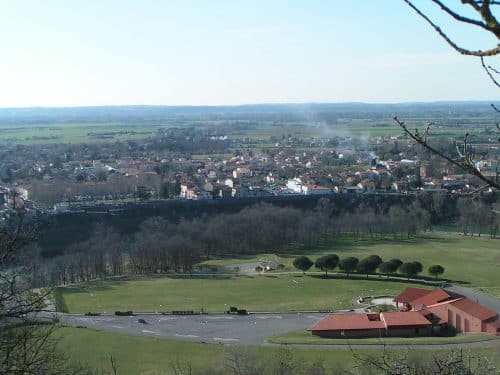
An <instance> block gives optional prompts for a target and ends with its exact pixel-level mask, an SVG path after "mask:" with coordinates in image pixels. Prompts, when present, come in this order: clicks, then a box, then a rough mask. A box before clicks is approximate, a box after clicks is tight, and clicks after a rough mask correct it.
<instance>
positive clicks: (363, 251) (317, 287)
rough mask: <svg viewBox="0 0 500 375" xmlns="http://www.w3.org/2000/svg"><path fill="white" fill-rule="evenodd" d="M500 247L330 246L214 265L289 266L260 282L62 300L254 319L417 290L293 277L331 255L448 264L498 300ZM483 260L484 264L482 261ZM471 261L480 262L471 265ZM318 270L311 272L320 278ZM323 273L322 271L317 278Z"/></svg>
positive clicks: (158, 285)
mask: <svg viewBox="0 0 500 375" xmlns="http://www.w3.org/2000/svg"><path fill="white" fill-rule="evenodd" d="M498 245H499V242H498V240H490V239H488V238H484V237H483V238H477V237H476V238H470V237H463V236H460V235H455V234H439V233H434V234H431V235H429V236H422V237H419V238H416V239H407V240H399V239H393V240H364V241H363V240H361V241H354V240H352V239H340V240H335V241H326V242H325V244H323V245H321V246H319V247H317V248H315V249H311V250H307V251H306V250H303V249H302V250H298V249H296V250H294V251H291V252H290V253H289V254H286V255H280V256H276V255H272V254H267V255H260V256H255V257H248V258H239V259H224V260H212V261H209V262H205V264H206V263H209V264H211V265H224V266H226V267H230V266H236V265H238V264H244V263H248V262H253V261H258V260H274V261H277V262H281V263H283V264H284V265H285V270H284V271H285V272H284V273H283V274H273V273H272V272H271V273H267V274H262V275H260V276H257V275H252V276H250V275H207V276H195V275H193V276H192V277H189V276H188V275H170V276H162V277H160V276H158V277H154V278H129V279H113V280H104V281H94V282H89V283H82V284H79V285H72V286H66V287H61V288H58V289H57V290H56V300H57V302H58V305H59V307H60V309H61V311H68V312H75V313H76V312H79V313H83V312H87V311H89V310H94V311H96V312H113V311H115V310H132V311H138V312H139V311H142V312H154V311H172V310H195V311H199V310H201V309H203V310H204V311H208V312H222V311H225V310H227V309H228V308H229V306H237V307H240V308H245V309H248V310H250V311H292V310H330V309H340V308H349V307H350V306H351V304H350V302H351V300H352V299H353V298H355V297H356V296H360V295H364V296H366V295H368V296H370V295H394V294H397V293H399V292H400V291H401V290H402V289H404V288H405V287H407V286H410V285H412V284H411V283H406V282H404V281H402V280H401V281H391V280H385V279H384V277H383V276H381V277H380V278H375V279H369V280H368V279H364V278H363V277H358V278H352V279H346V278H344V277H342V276H336V277H334V278H328V279H325V278H323V277H322V274H321V273H318V272H314V273H312V272H311V274H309V275H305V276H304V275H302V274H301V273H297V272H293V273H286V272H287V271H290V270H292V267H291V262H292V261H293V259H294V257H296V256H297V255H299V254H306V255H308V256H310V257H311V258H312V259H315V258H316V257H317V256H319V255H322V254H325V253H336V254H338V255H339V256H340V257H341V258H342V257H344V256H351V255H353V256H356V257H358V258H362V257H364V256H366V255H369V254H378V255H379V256H381V257H382V258H383V259H386V260H389V259H391V258H394V257H398V258H401V259H402V260H403V261H414V260H418V261H420V262H422V263H423V265H424V269H425V270H426V269H427V268H428V267H429V266H430V265H432V264H441V265H443V266H444V267H445V269H446V271H445V273H444V275H443V277H444V278H446V279H449V280H452V281H454V282H461V283H463V285H465V286H473V287H476V288H479V289H482V290H484V291H485V292H487V293H490V294H491V295H494V296H499V295H500V287H499V285H500V261H499V259H500V247H499V246H498ZM478 254H480V256H478ZM470 259H475V261H474V262H470ZM312 270H313V269H311V271H312ZM315 271H316V270H315Z"/></svg>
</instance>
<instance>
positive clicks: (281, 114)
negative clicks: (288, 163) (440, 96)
mask: <svg viewBox="0 0 500 375" xmlns="http://www.w3.org/2000/svg"><path fill="white" fill-rule="evenodd" d="M494 103H495V104H496V105H498V106H499V107H500V104H499V103H497V102H494ZM393 115H398V116H402V117H404V116H411V117H414V116H423V117H427V116H449V115H452V116H462V115H467V116H492V109H491V107H490V102H479V101H470V102H468V101H467V102H465V101H461V102H453V101H450V102H430V103H395V104H367V103H307V104H249V105H238V106H148V105H144V106H143V105H137V106H135V105H134V106H101V107H67V108H62V107H61V108H45V107H40V108H37V107H34V108H0V124H2V125H5V124H9V125H16V124H44V123H61V124H64V123H71V122H82V123H87V122H89V123H90V122H132V121H133V122H146V121H161V120H174V119H183V120H189V119H196V120H259V121H262V120H269V121H329V120H334V119H337V118H380V117H389V116H393Z"/></svg>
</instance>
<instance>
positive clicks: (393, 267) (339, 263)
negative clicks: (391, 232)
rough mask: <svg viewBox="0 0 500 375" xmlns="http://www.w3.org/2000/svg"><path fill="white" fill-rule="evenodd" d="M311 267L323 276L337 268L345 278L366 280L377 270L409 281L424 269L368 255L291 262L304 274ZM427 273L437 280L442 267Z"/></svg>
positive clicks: (432, 267) (431, 269)
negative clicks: (357, 276) (357, 275)
mask: <svg viewBox="0 0 500 375" xmlns="http://www.w3.org/2000/svg"><path fill="white" fill-rule="evenodd" d="M313 265H314V266H315V267H316V268H318V269H320V270H322V271H323V272H325V276H328V271H333V270H334V269H335V268H337V267H338V268H339V269H340V270H341V271H342V272H344V273H345V274H346V275H347V276H349V275H350V274H351V273H353V272H357V273H360V274H365V275H366V277H367V278H368V276H369V275H373V274H375V273H376V271H377V269H378V271H379V272H380V273H382V274H384V275H386V276H387V277H389V275H395V274H396V273H399V274H401V275H405V276H406V277H408V279H409V278H410V277H416V276H417V275H418V274H419V273H421V272H423V269H424V268H423V265H422V263H420V262H417V261H414V262H405V263H403V262H402V261H401V259H397V258H395V259H391V260H389V261H386V262H384V261H383V260H382V258H381V257H380V256H378V255H370V256H367V257H366V258H363V259H361V260H359V259H358V258H356V257H352V256H349V257H345V258H342V259H340V258H339V257H338V255H336V254H329V255H324V256H321V257H319V258H318V259H316V261H315V262H313V261H312V260H311V259H310V258H309V257H307V256H304V255H302V256H299V257H297V258H295V259H294V261H293V266H294V267H295V268H297V269H298V270H301V271H302V272H303V273H304V274H305V273H306V271H308V270H309V269H310V268H311V267H312V266H313ZM428 272H429V274H430V275H432V276H434V277H435V278H436V279H437V277H438V276H439V275H442V274H443V273H444V267H443V266H441V265H439V264H435V265H432V266H430V267H429V268H428Z"/></svg>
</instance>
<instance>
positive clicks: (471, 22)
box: [394, 0, 500, 189]
mask: <svg viewBox="0 0 500 375" xmlns="http://www.w3.org/2000/svg"><path fill="white" fill-rule="evenodd" d="M403 1H404V2H405V3H406V4H407V5H408V6H409V7H410V8H411V9H413V10H414V11H415V12H416V13H417V14H418V15H419V16H420V17H421V18H423V19H424V20H425V21H426V22H427V23H428V24H429V25H430V26H431V27H432V28H433V29H434V30H435V31H436V32H437V33H438V34H439V36H441V38H443V39H444V40H445V41H446V43H448V45H450V46H451V47H452V48H453V49H454V50H456V51H457V52H459V53H461V54H462V55H467V56H474V57H478V58H479V59H480V61H481V66H482V68H483V69H484V71H485V72H486V74H487V75H488V77H489V79H490V80H491V81H492V82H493V83H494V84H495V86H497V87H500V83H499V80H498V77H499V75H500V70H499V69H496V68H494V67H492V66H491V65H488V64H487V63H486V61H485V58H487V57H492V56H496V55H498V54H500V44H499V43H498V40H500V24H499V23H498V20H497V18H496V16H495V9H496V7H498V6H499V5H500V2H499V1H494V0H461V1H460V2H458V1H457V3H458V4H454V6H450V5H447V4H446V3H445V2H444V1H442V0H429V1H430V2H431V3H433V4H435V5H436V6H438V7H439V8H440V9H441V11H443V12H444V13H445V14H446V15H448V16H449V17H451V19H452V20H454V21H456V22H458V23H460V24H463V25H466V26H469V27H470V28H472V29H476V30H480V31H483V32H484V33H486V35H490V36H492V37H493V39H494V40H495V44H496V45H495V46H494V47H490V48H487V49H478V48H476V49H474V48H466V47H463V46H461V45H460V44H459V42H456V41H455V40H453V39H452V38H451V37H450V36H449V35H448V33H447V32H446V31H444V30H443V29H442V28H441V27H440V26H438V25H437V24H436V23H435V22H434V21H433V20H431V18H430V17H429V16H428V15H427V14H425V13H424V12H423V11H422V10H421V9H420V8H419V7H417V6H416V5H415V4H414V2H413V1H410V0H403ZM457 8H459V10H457ZM471 10H472V12H473V13H474V14H475V15H476V18H471V17H469V16H466V14H467V11H471ZM491 106H492V108H493V110H494V111H495V112H500V111H499V109H498V108H497V107H496V106H495V105H494V104H491ZM394 121H395V122H396V123H397V124H398V125H399V127H401V129H403V131H404V132H405V133H406V134H407V135H408V136H410V138H411V139H413V140H414V141H415V142H416V143H417V144H419V145H421V146H422V147H423V148H424V149H427V150H429V151H430V152H431V153H433V154H434V155H437V156H439V157H440V158H442V159H444V160H446V161H447V162H448V163H450V164H451V165H454V166H456V167H458V168H460V169H461V170H463V171H465V172H467V173H468V174H470V175H472V176H475V177H477V178H478V179H479V180H480V181H482V182H483V183H484V186H483V188H496V189H500V169H499V168H500V159H498V160H497V161H496V175H495V177H493V178H492V177H489V176H487V175H486V174H484V173H483V172H482V171H481V169H480V168H479V167H477V165H476V163H475V162H476V160H475V159H474V156H475V155H474V151H473V150H472V148H471V147H470V144H469V133H466V134H465V136H464V139H463V142H462V143H461V144H460V145H456V150H457V155H456V156H455V157H453V156H450V155H447V154H445V153H444V152H442V151H440V150H439V149H437V148H436V147H434V146H433V145H432V144H431V143H430V142H429V139H428V136H429V130H430V128H431V126H432V123H429V124H428V125H427V126H426V127H425V128H424V129H423V131H421V132H419V131H418V129H415V130H414V131H413V130H410V129H409V128H408V127H407V125H406V124H405V122H404V121H402V120H400V119H399V118H398V117H397V116H396V117H394ZM496 128H497V130H500V126H499V124H498V123H497V124H496ZM499 142H500V138H499Z"/></svg>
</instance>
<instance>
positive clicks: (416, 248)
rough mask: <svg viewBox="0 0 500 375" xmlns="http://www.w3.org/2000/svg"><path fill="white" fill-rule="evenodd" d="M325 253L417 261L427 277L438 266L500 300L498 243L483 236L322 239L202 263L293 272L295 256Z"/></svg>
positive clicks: (449, 276) (450, 276)
mask: <svg viewBox="0 0 500 375" xmlns="http://www.w3.org/2000/svg"><path fill="white" fill-rule="evenodd" d="M328 253H335V254H337V255H338V256H339V257H340V258H343V257H347V256H355V257H358V258H359V259H361V258H363V257H365V256H367V255H371V254H377V255H379V256H381V257H382V259H384V260H389V259H391V258H400V259H401V260H403V262H404V261H414V260H417V261H420V262H421V263H422V264H423V266H424V272H423V273H422V276H429V275H428V274H427V268H428V267H429V266H431V265H433V264H441V265H442V266H443V267H444V268H445V273H444V274H443V275H442V277H443V278H445V279H449V280H452V281H454V282H464V286H473V287H477V288H479V289H482V290H484V291H485V292H487V293H490V294H492V295H494V296H496V297H500V240H498V239H489V238H488V237H486V236H482V237H464V236H462V235H459V234H454V233H441V232H433V233H429V234H427V235H422V236H420V237H418V238H413V239H386V240H369V239H366V240H358V241H356V240H353V239H352V238H341V239H334V240H326V241H324V243H322V244H321V245H320V246H318V247H317V248H314V249H303V248H300V247H296V248H295V249H293V250H292V251H290V252H289V253H288V254H285V255H283V254H281V255H279V256H278V255H274V254H265V255H259V256H255V257H247V258H242V259H234V258H233V259H221V260H210V261H208V262H204V263H208V264H212V265H217V264H220V265H224V266H231V265H236V264H238V263H245V262H252V261H257V260H259V259H266V260H274V261H276V262H278V263H282V264H284V265H285V266H286V269H287V270H293V267H292V262H293V259H294V258H295V257H296V256H298V255H302V254H305V255H307V256H309V257H310V258H311V259H313V260H315V259H316V258H317V257H318V256H320V255H323V254H328ZM316 271H317V270H316ZM337 271H338V270H337Z"/></svg>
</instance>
